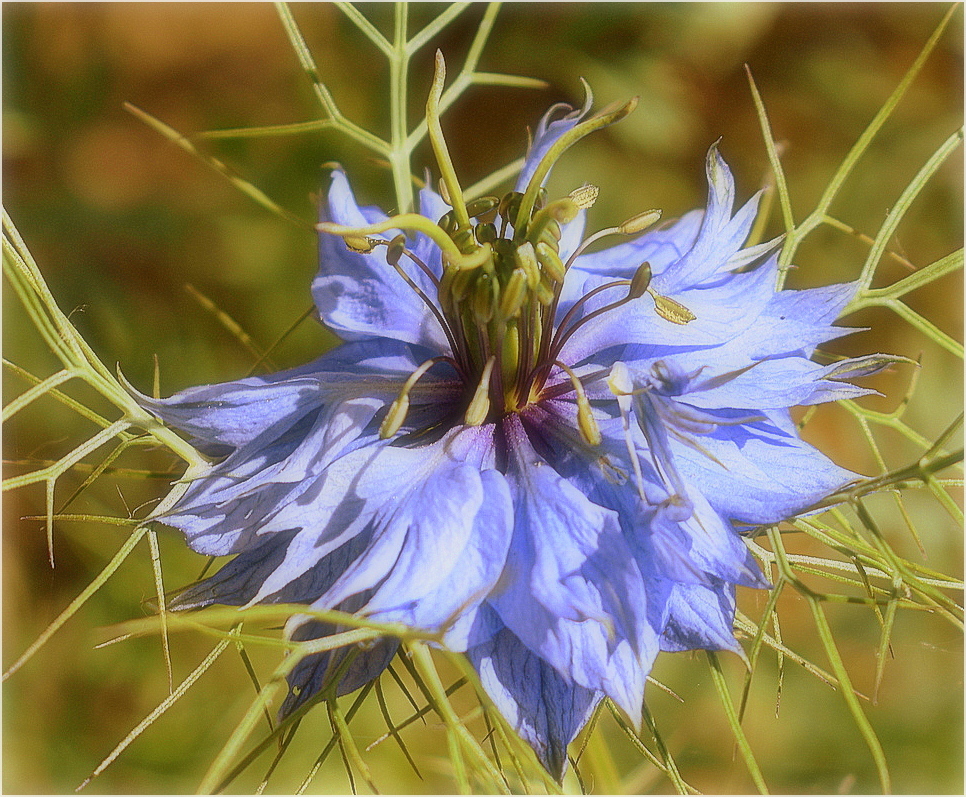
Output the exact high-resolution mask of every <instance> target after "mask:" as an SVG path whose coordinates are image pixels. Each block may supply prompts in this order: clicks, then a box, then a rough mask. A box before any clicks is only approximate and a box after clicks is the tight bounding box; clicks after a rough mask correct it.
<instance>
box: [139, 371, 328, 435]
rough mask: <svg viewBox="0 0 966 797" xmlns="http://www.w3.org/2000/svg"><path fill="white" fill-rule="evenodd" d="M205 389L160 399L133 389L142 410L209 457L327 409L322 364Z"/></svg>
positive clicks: (189, 389)
mask: <svg viewBox="0 0 966 797" xmlns="http://www.w3.org/2000/svg"><path fill="white" fill-rule="evenodd" d="M321 362H322V360H316V361H315V362H313V363H309V364H308V365H303V366H300V367H298V368H292V369H290V370H288V371H281V372H279V373H277V374H271V375H268V376H250V377H248V378H246V379H239V380H236V381H234V382H224V383H222V384H217V385H200V386H198V387H191V388H188V389H187V390H183V391H181V392H180V393H176V394H175V395H173V396H171V397H170V398H166V399H155V398H151V397H150V396H146V395H144V394H142V393H139V392H138V391H136V390H134V388H132V387H130V386H128V390H129V391H130V392H131V394H132V395H133V396H134V398H135V399H136V400H137V402H138V404H140V405H141V406H142V407H144V408H145V409H146V410H148V411H149V412H150V413H151V414H152V415H155V416H156V417H158V418H160V419H161V420H162V421H164V422H165V423H167V424H169V425H171V426H174V427H175V428H177V429H180V430H181V431H183V432H187V433H188V434H189V435H191V436H192V443H194V444H195V445H198V447H199V448H202V450H205V451H219V450H222V451H223V449H224V447H225V446H228V447H231V448H237V447H239V446H243V445H245V444H247V443H250V442H252V441H253V440H254V439H256V438H258V437H264V438H272V437H275V436H277V435H278V432H279V430H280V429H284V428H285V427H287V426H291V425H292V424H294V423H295V422H297V421H298V420H299V419H300V418H303V417H304V416H305V415H306V414H307V413H309V412H310V411H311V410H313V409H315V408H317V407H319V406H320V405H321V403H322V393H321V390H320V383H319V378H318V376H319V372H320V370H321V368H320V363H321Z"/></svg>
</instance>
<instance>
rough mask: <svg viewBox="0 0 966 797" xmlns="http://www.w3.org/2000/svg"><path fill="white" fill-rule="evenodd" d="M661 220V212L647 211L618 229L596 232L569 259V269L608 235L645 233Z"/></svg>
mask: <svg viewBox="0 0 966 797" xmlns="http://www.w3.org/2000/svg"><path fill="white" fill-rule="evenodd" d="M660 220H661V211H660V210H657V209H655V210H645V211H644V212H643V213H638V214H637V215H636V216H631V218H629V219H628V220H627V221H625V222H624V223H623V224H620V225H618V226H617V227H607V228H606V229H603V230H600V231H599V232H595V233H594V234H593V235H591V236H590V237H589V238H586V239H584V241H583V242H581V244H580V246H578V247H577V249H576V250H575V251H574V253H573V254H572V255H571V256H570V257H569V258H567V268H570V267H571V266H572V265H573V262H574V261H575V260H576V259H577V258H578V257H580V256H581V255H582V254H583V253H584V252H585V251H586V249H587V247H588V246H590V245H591V244H593V243H596V242H597V241H599V240H600V239H601V238H604V237H606V236H608V235H636V234H637V233H639V232H643V231H644V230H646V229H647V228H648V227H652V226H653V225H655V224H656V223H657V222H658V221H660Z"/></svg>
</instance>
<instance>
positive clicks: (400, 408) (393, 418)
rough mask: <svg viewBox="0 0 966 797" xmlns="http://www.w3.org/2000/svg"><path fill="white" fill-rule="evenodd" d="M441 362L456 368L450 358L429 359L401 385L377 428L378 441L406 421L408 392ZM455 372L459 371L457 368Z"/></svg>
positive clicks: (393, 432) (384, 438)
mask: <svg viewBox="0 0 966 797" xmlns="http://www.w3.org/2000/svg"><path fill="white" fill-rule="evenodd" d="M441 362H448V363H450V364H451V365H452V366H454V367H456V361H455V360H453V358H452V357H446V356H441V357H431V358H430V359H428V360H426V362H424V363H423V364H422V365H420V366H419V368H417V369H416V370H415V371H413V372H412V373H411V374H410V375H409V378H408V379H407V380H406V381H405V382H404V383H403V386H402V389H401V390H400V391H399V395H398V396H396V400H395V401H393V403H392V404H390V405H389V412H388V413H386V417H385V418H384V419H383V421H382V425H381V426H380V427H379V438H380V439H382V440H386V439H388V438H390V437H392V436H393V435H394V434H395V433H396V432H398V431H399V427H400V426H402V425H403V422H404V421H405V420H406V415H407V414H408V413H409V392H410V391H411V390H412V389H413V387H414V386H415V384H416V383H417V382H418V381H419V380H420V379H421V378H422V376H423V374H425V373H426V372H427V371H428V370H429V369H430V368H432V367H433V366H434V365H436V363H441ZM457 370H459V369H458V368H457Z"/></svg>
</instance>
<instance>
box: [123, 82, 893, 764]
mask: <svg viewBox="0 0 966 797" xmlns="http://www.w3.org/2000/svg"><path fill="white" fill-rule="evenodd" d="M589 103H590V100H589V98H588V104H587V106H585V107H584V108H583V109H581V110H577V111H570V110H569V109H566V108H564V109H562V108H560V107H559V106H557V107H555V108H552V109H551V111H550V112H548V114H547V115H546V116H545V117H544V118H543V120H542V121H541V122H540V125H539V127H538V128H537V130H536V131H535V135H534V137H533V143H532V146H531V149H530V152H529V155H528V158H527V160H526V164H525V166H524V168H523V171H522V174H521V176H520V179H519V181H518V183H517V185H516V188H515V190H514V191H511V192H508V193H507V194H506V195H504V196H502V197H484V198H482V199H476V200H474V201H469V202H468V201H466V200H464V198H463V197H462V194H461V192H460V190H459V185H458V183H457V182H456V178H455V174H453V172H452V167H451V166H448V163H449V161H448V156H446V155H445V145H444V143H443V142H442V139H441V135H440V134H439V133H438V132H436V131H435V129H434V127H433V125H430V133H431V136H432V137H433V144H434V147H435V148H436V152H437V156H438V159H439V160H440V164H441V171H442V172H443V184H444V192H443V193H444V194H445V195H446V200H445V201H444V199H443V197H442V196H441V195H440V194H437V193H436V192H434V191H433V190H431V189H429V188H425V189H423V190H422V191H421V192H420V195H419V212H418V213H404V214H401V215H398V216H394V217H387V216H386V215H385V214H383V213H382V212H381V211H379V210H378V209H376V208H371V207H361V206H360V205H359V204H358V203H357V201H356V199H355V197H354V195H353V193H352V191H351V189H350V187H349V183H348V180H347V178H346V176H345V174H343V173H342V172H341V171H336V172H335V173H334V174H333V176H332V183H331V187H330V189H329V194H328V203H327V209H326V210H325V216H324V218H325V220H324V221H323V222H322V223H321V224H320V225H319V229H320V231H321V232H322V237H321V243H320V250H321V269H320V272H319V275H318V276H317V277H316V279H315V281H314V283H313V286H312V290H313V295H314V298H315V302H316V304H317V306H318V310H319V315H320V319H321V321H322V322H323V323H324V324H325V325H326V326H328V327H329V328H330V329H332V330H334V331H336V332H337V333H338V334H339V335H340V336H341V338H342V339H343V341H344V343H343V344H342V345H341V346H339V347H338V348H336V349H334V350H333V351H331V352H329V353H327V354H325V355H324V356H322V357H320V358H319V359H318V360H316V361H315V362H313V363H311V364H309V365H306V366H302V367H300V368H295V369H293V370H289V371H285V372H282V373H278V374H273V375H270V376H255V377H249V378H246V379H240V380H238V381H234V382H228V383H225V384H220V385H210V386H203V387H196V388H192V389H189V390H185V391H183V392H181V393H179V394H177V395H175V396H172V397H171V398H168V399H163V400H155V399H150V398H148V397H145V396H139V400H140V402H141V403H142V405H143V406H144V407H146V408H147V409H149V410H150V411H151V412H152V413H154V414H155V415H156V416H157V417H158V418H160V419H161V420H163V421H164V422H165V423H168V424H170V425H171V426H173V427H176V428H178V429H180V430H182V431H184V432H185V433H187V434H188V435H190V437H191V439H192V442H193V443H194V444H195V445H196V446H197V447H198V448H199V449H200V450H201V451H202V452H204V453H206V454H208V455H210V456H211V458H212V459H211V463H212V464H211V465H210V467H209V468H208V470H207V472H205V473H204V474H203V475H201V476H200V477H199V478H196V479H195V480H193V481H192V482H191V484H190V486H189V487H188V488H187V491H186V492H185V493H184V495H183V496H182V497H181V498H180V499H179V500H178V501H177V503H176V504H175V505H174V507H173V508H171V509H170V510H168V511H167V512H166V513H165V514H163V515H161V516H159V518H158V519H159V520H161V521H162V522H163V523H165V524H167V525H169V526H172V527H174V528H177V529H180V530H181V531H182V532H183V533H184V534H185V537H186V539H187V542H188V544H189V545H190V546H191V548H193V549H194V550H195V551H198V552H199V553H203V554H209V555H213V556H228V555H233V556H234V558H233V559H232V560H231V561H229V562H228V563H227V564H225V565H224V566H223V567H222V568H221V570H220V571H219V572H218V573H217V574H215V575H214V576H211V577H209V578H207V579H205V580H204V581H201V582H200V583H198V584H195V585H193V586H190V587H188V588H187V589H185V590H183V591H182V592H181V593H180V594H179V595H178V597H177V599H176V601H175V603H174V607H175V608H180V609H189V608H193V607H200V606H206V605H209V604H213V603H219V604H227V605H233V606H246V605H251V604H255V603H274V602H285V603H301V604H307V605H310V606H312V607H315V608H317V609H339V610H342V611H346V612H354V613H358V614H360V615H362V616H366V617H369V618H371V619H373V620H376V621H381V622H401V623H405V624H407V625H409V626H411V627H415V628H419V629H424V630H426V631H429V632H432V633H438V634H440V635H441V638H442V640H443V642H444V644H445V645H446V646H447V647H448V648H449V649H451V650H453V651H461V652H465V653H466V655H467V657H468V658H469V660H470V661H471V662H472V664H473V666H474V667H475V668H476V670H477V672H478V673H479V676H480V679H481V681H482V684H483V686H484V688H485V689H486V691H487V693H488V694H489V697H490V698H491V699H492V700H493V702H494V703H495V704H496V706H497V708H498V709H499V710H500V711H501V712H502V713H503V715H504V716H505V717H506V718H507V720H508V721H509V722H510V723H511V724H512V725H513V726H514V727H515V728H516V729H517V731H518V732H519V733H520V734H521V735H522V737H523V738H524V739H526V741H527V742H529V743H530V745H531V746H532V747H533V749H534V750H535V751H536V753H537V756H538V757H539V759H540V761H541V762H542V763H543V765H544V766H545V767H546V768H547V769H548V770H549V771H550V772H551V773H553V774H554V775H555V776H556V777H558V778H559V777H562V775H563V772H564V770H565V767H566V763H567V745H568V744H569V743H570V742H571V740H572V739H573V738H574V736H575V735H576V734H577V733H578V732H579V730H580V729H581V728H582V727H583V725H584V724H585V723H586V722H587V720H588V718H589V717H590V715H591V713H592V712H593V710H594V709H595V707H596V706H597V704H598V703H599V701H600V700H601V699H602V698H603V697H605V696H606V697H609V698H611V699H612V700H613V701H614V703H616V704H617V705H618V706H619V707H620V708H621V709H622V710H623V712H624V713H625V714H626V715H627V717H628V719H629V720H630V721H631V722H632V723H633V724H634V725H638V723H639V721H640V715H641V706H642V701H643V698H644V685H645V681H646V678H647V676H648V673H649V672H650V669H651V666H652V664H653V662H654V659H655V657H656V656H657V655H658V653H659V652H660V651H662V650H666V651H681V650H691V649H711V650H732V651H735V652H736V653H738V654H739V655H740V654H741V648H740V646H739V645H738V643H737V642H736V640H735V637H734V634H733V631H732V625H733V620H734V611H735V587H736V585H743V586H748V587H758V588H765V587H767V586H768V584H767V582H766V580H765V578H764V577H763V576H762V574H761V572H760V570H759V568H758V566H757V565H756V563H755V561H754V560H753V559H752V557H751V556H750V554H749V552H748V550H747V548H746V546H745V545H744V543H743V541H742V539H741V537H740V535H739V533H738V530H737V529H738V528H741V527H742V526H749V525H756V524H765V523H774V522H776V521H778V520H781V519H783V518H787V517H789V516H791V515H793V514H795V513H799V512H801V511H803V510H805V509H807V508H808V507H810V506H811V505H813V504H814V503H816V502H817V501H819V500H821V499H822V498H823V497H825V496H827V495H828V494H830V493H832V492H834V491H835V490H837V489H839V488H841V487H843V486H844V485H846V484H848V483H849V482H851V481H852V480H854V479H855V478H856V477H855V475H854V474H853V473H850V472H849V471H847V470H843V469H842V468H840V467H838V466H836V465H835V464H834V463H832V462H831V461H830V460H829V459H827V458H826V457H825V456H823V455H822V454H821V453H820V452H819V451H817V450H816V449H815V448H813V447H812V446H810V445H809V444H807V443H805V442H803V441H802V440H801V439H800V438H799V437H798V434H797V432H796V428H795V425H794V423H793V422H792V419H791V417H790V414H789V408H791V407H794V406H797V405H808V404H815V403H819V402H826V401H832V400H835V399H838V398H843V397H851V396H857V395H862V394H865V393H868V392H869V391H867V390H864V389H861V388H857V387H854V386H852V385H850V384H849V383H848V382H847V381H846V380H847V379H851V378H854V377H857V376H862V375H865V374H867V373H871V372H873V371H875V370H877V369H878V368H880V367H881V366H882V365H883V364H884V363H885V362H887V361H888V359H889V358H882V357H871V358H864V359H858V360H849V361H845V362H843V363H836V364H834V365H830V366H822V365H819V364H817V363H815V362H813V361H812V360H811V359H810V358H811V356H812V354H813V352H814V350H815V347H816V346H817V345H818V344H820V343H822V342H823V341H827V340H829V339H831V338H834V337H836V336H839V335H842V334H844V332H846V331H847V330H843V329H841V328H838V327H835V326H833V325H832V323H833V321H834V320H835V318H836V317H837V316H838V315H839V313H840V311H841V310H842V309H843V307H844V306H845V304H846V303H847V302H848V300H849V298H850V297H851V295H852V292H853V288H852V286H850V285H833V286H829V287H825V288H817V289H812V290H802V291H791V290H782V291H776V285H777V277H778V267H777V248H778V247H777V243H776V242H770V243H765V244H761V245H758V246H750V247H747V248H743V245H744V243H745V241H746V239H747V237H748V235H749V231H750V229H751V226H752V223H753V220H754V218H755V214H756V211H757V204H758V198H757V197H755V198H753V199H752V200H750V201H749V202H747V203H746V204H745V205H743V206H742V207H740V208H739V209H738V210H736V211H735V210H734V204H735V188H734V182H733V180H732V176H731V173H730V171H729V170H728V167H727V166H726V164H725V162H724V161H723V160H722V158H721V156H720V155H719V153H718V151H717V148H716V147H712V149H711V151H710V152H709V154H708V159H707V175H708V183H709V187H710V193H709V201H708V205H707V208H706V209H705V210H703V211H694V212H692V213H688V214H686V215H685V216H683V217H682V218H681V219H680V220H678V221H677V222H675V223H673V224H670V225H667V226H664V227H661V228H654V224H655V223H656V222H657V221H658V219H659V215H660V214H659V213H658V212H656V211H649V212H646V213H643V214H639V215H638V216H635V217H634V218H632V219H630V220H628V221H627V222H625V223H624V224H622V225H619V226H617V227H613V228H608V229H607V230H603V231H601V232H600V233H597V234H594V235H591V236H585V234H584V224H585V215H586V209H587V208H588V207H589V206H590V205H591V204H592V203H593V200H594V198H595V197H596V189H595V188H593V187H590V186H583V187H581V188H579V189H577V190H576V191H574V192H573V193H572V194H570V195H569V196H566V197H562V198H557V199H553V200H550V199H548V197H547V195H546V191H545V190H544V188H543V183H544V181H545V179H546V176H547V173H548V172H549V170H550V167H551V166H552V164H553V162H554V161H555V160H556V159H557V158H558V157H559V156H560V154H561V153H562V152H563V151H564V150H565V149H567V147H569V146H570V145H572V144H573V143H574V142H575V141H577V140H578V139H579V138H581V137H582V136H584V135H586V134H587V133H588V132H591V131H592V130H595V129H598V128H600V127H603V126H604V125H605V124H609V123H611V122H613V121H616V120H617V119H619V118H621V117H622V116H624V115H626V113H627V112H629V110H630V109H631V105H628V106H624V107H623V108H619V109H617V110H616V111H611V112H609V113H603V114H600V115H597V116H588V115H587V114H588V109H589ZM607 236H617V237H620V238H622V242H621V243H618V244H617V245H615V246H613V247H611V248H607V249H603V250H602V251H598V252H593V253H590V252H588V249H589V248H592V247H591V244H594V243H596V242H597V241H598V240H600V239H601V238H604V237H607ZM287 630H288V633H289V634H290V635H291V636H292V637H293V638H295V639H312V638H317V637H321V636H325V635H327V634H331V633H333V632H334V631H335V630H337V629H336V628H334V627H332V626H329V625H327V624H324V623H321V622H316V621H306V620H305V618H304V617H303V618H293V620H292V621H291V622H290V623H289V626H288V629H287ZM397 646H398V643H397V642H396V641H395V640H393V639H384V640H381V641H380V642H378V643H377V644H376V645H375V646H374V647H370V648H368V649H365V650H359V649H353V650H345V649H342V650H338V651H336V652H334V653H325V654H319V655H314V656H310V657H308V658H306V659H304V660H303V661H302V662H300V663H299V665H298V666H297V668H296V669H295V671H294V672H293V673H292V675H291V677H290V679H289V680H290V686H291V691H290V694H289V696H288V698H287V699H286V701H285V703H284V705H283V706H282V710H281V713H282V715H283V716H285V715H287V714H289V713H291V712H292V711H293V710H294V709H295V708H297V707H298V706H300V705H302V704H303V703H304V702H305V701H307V700H309V699H310V698H311V697H312V696H313V695H315V694H317V693H318V692H319V691H320V690H322V689H323V688H330V689H335V690H336V691H337V692H338V693H339V694H342V693H346V692H348V691H351V690H353V689H355V688H357V687H359V686H361V685H362V684H364V683H366V682H367V681H369V680H371V679H372V678H374V677H376V676H377V675H378V674H379V673H380V672H381V671H382V670H383V669H384V668H385V667H386V665H387V664H388V663H389V661H390V660H391V658H392V657H393V655H394V654H395V652H396V649H397Z"/></svg>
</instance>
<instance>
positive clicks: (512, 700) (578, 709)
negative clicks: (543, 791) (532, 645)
mask: <svg viewBox="0 0 966 797" xmlns="http://www.w3.org/2000/svg"><path fill="white" fill-rule="evenodd" d="M467 656H468V657H469V659H470V661H471V662H472V663H473V666H474V667H475V668H476V671H477V672H478V673H479V674H480V681H481V682H482V684H483V688H484V689H486V692H487V694H488V695H489V696H490V699H491V700H492V701H493V703H494V704H495V705H496V707H497V709H498V710H499V712H500V713H501V714H502V715H503V716H504V717H505V718H506V719H507V721H508V722H509V723H510V725H512V726H513V728H514V729H515V730H516V731H517V733H519V734H520V736H522V737H523V738H524V739H525V740H526V741H527V742H528V743H529V744H530V746H531V747H532V748H533V750H534V752H535V753H536V754H537V758H538V759H540V763H541V764H543V766H544V767H545V768H546V769H547V771H548V772H550V774H551V775H553V776H554V777H555V778H556V779H557V780H558V781H559V780H562V779H563V776H564V773H565V772H566V770H567V746H568V745H569V744H570V742H572V741H573V739H574V737H575V736H576V735H577V734H578V733H579V732H580V729H581V728H582V727H583V726H584V725H585V724H586V723H587V721H588V720H589V719H590V716H591V714H593V711H594V709H595V708H596V707H597V704H598V703H599V702H600V699H601V695H600V693H597V692H593V691H591V690H589V689H585V688H583V687H581V686H579V685H577V684H575V683H573V682H572V681H570V680H569V679H567V678H565V677H564V676H562V675H561V674H560V673H559V672H558V671H557V670H555V669H554V668H553V667H551V666H550V665H549V664H547V663H546V662H545V661H544V660H543V659H541V658H540V657H539V656H537V655H535V654H534V653H533V652H532V651H530V650H528V649H527V647H526V646H525V645H524V644H523V643H521V642H520V640H519V639H518V638H517V637H516V636H514V634H513V633H512V632H511V631H509V630H508V629H506V628H504V629H503V630H502V631H500V632H499V633H497V634H496V635H495V636H494V637H493V638H492V639H491V640H490V641H488V642H486V643H484V644H482V645H478V646H476V647H473V648H470V649H469V650H468V651H467Z"/></svg>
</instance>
